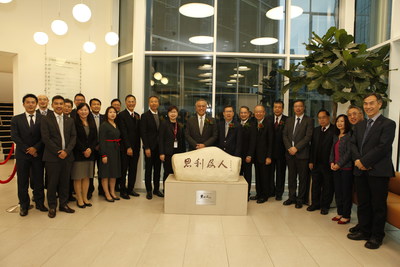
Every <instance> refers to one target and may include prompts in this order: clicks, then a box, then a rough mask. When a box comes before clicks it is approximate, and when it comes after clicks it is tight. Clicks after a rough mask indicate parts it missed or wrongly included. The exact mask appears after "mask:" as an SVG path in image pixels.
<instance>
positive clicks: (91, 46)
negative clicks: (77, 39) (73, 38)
mask: <svg viewBox="0 0 400 267" xmlns="http://www.w3.org/2000/svg"><path fill="white" fill-rule="evenodd" d="M83 50H84V51H85V52H86V53H88V54H92V53H94V51H96V44H95V43H93V42H91V41H88V42H85V43H84V44H83Z"/></svg>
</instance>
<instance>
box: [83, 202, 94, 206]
mask: <svg viewBox="0 0 400 267" xmlns="http://www.w3.org/2000/svg"><path fill="white" fill-rule="evenodd" d="M83 203H85V202H83ZM85 206H86V207H91V206H93V205H92V203H85Z"/></svg>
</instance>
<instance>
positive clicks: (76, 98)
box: [70, 93, 86, 119]
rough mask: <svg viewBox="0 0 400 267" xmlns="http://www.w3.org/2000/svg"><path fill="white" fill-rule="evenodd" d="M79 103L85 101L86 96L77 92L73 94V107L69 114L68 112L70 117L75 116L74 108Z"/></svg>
mask: <svg viewBox="0 0 400 267" xmlns="http://www.w3.org/2000/svg"><path fill="white" fill-rule="evenodd" d="M80 103H86V98H85V96H84V95H83V94H81V93H77V94H76V95H75V96H74V104H75V108H74V109H73V110H72V111H71V114H70V117H72V118H73V119H75V118H76V108H77V107H78V106H79V104H80Z"/></svg>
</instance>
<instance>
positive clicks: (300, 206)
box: [294, 202, 303, 209]
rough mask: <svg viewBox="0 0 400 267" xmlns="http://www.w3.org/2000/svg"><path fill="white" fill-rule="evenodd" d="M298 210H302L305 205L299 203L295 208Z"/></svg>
mask: <svg viewBox="0 0 400 267" xmlns="http://www.w3.org/2000/svg"><path fill="white" fill-rule="evenodd" d="M294 207H295V208H296V209H301V208H302V207H303V203H301V202H297V203H296V206H294Z"/></svg>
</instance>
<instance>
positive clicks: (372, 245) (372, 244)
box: [364, 237, 382, 249]
mask: <svg viewBox="0 0 400 267" xmlns="http://www.w3.org/2000/svg"><path fill="white" fill-rule="evenodd" d="M381 245H382V240H379V239H377V238H375V237H371V238H370V239H369V240H368V241H367V243H365V245H364V247H366V248H369V249H378V248H379V247H380V246H381Z"/></svg>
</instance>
